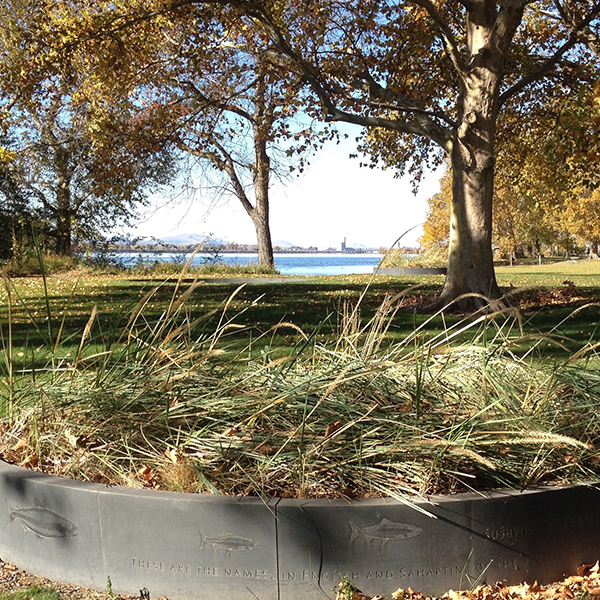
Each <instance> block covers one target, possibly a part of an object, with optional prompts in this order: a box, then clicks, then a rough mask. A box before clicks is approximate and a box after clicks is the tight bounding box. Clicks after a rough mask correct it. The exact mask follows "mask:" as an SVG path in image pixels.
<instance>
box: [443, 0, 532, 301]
mask: <svg viewBox="0 0 600 600" xmlns="http://www.w3.org/2000/svg"><path fill="white" fill-rule="evenodd" d="M510 4H511V1H510V0H508V2H506V5H510ZM512 5H513V7H512V8H513V11H512V13H511V12H510V10H508V9H507V10H506V12H505V14H503V13H502V11H500V12H497V11H496V3H495V2H490V1H488V0H484V1H480V2H475V3H474V4H473V5H471V10H470V11H469V14H468V17H467V48H468V60H467V61H466V62H465V69H464V72H463V74H462V77H461V81H460V90H459V95H458V99H457V123H456V126H455V128H454V131H453V140H452V148H451V156H450V159H451V163H452V173H453V181H452V206H451V215H450V244H449V257H448V274H447V277H446V282H445V285H444V288H443V290H442V292H441V295H440V297H439V298H438V300H437V302H436V304H437V305H438V306H444V305H445V304H448V303H451V302H456V303H457V304H458V306H459V308H473V307H474V308H481V307H483V306H486V305H487V304H488V302H487V299H491V300H494V299H499V298H500V296H501V292H500V289H499V287H498V284H497V282H496V275H495V272H494V259H493V250H492V199H493V193H494V167H495V136H496V119H497V115H498V110H499V96H500V84H501V81H502V75H503V69H504V60H505V53H506V51H507V49H508V47H509V45H510V40H511V39H512V36H513V35H514V31H515V30H516V28H517V26H518V24H519V23H520V21H521V18H522V12H523V5H522V3H520V2H512ZM465 295H467V296H465Z"/></svg>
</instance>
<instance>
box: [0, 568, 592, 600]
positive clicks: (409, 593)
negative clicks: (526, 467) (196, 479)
mask: <svg viewBox="0 0 600 600" xmlns="http://www.w3.org/2000/svg"><path fill="white" fill-rule="evenodd" d="M577 571H578V572H577V574H576V575H573V576H571V577H568V578H567V579H565V580H563V581H561V582H557V583H553V584H550V585H545V586H544V585H539V584H538V583H537V582H535V583H533V584H531V585H530V584H521V585H514V586H505V585H503V584H501V583H497V584H496V585H486V586H481V587H478V588H476V589H475V590H471V591H465V592H454V591H451V590H450V591H448V592H446V593H445V594H444V595H443V599H444V600H600V569H599V567H598V563H596V564H595V565H583V566H582V567H581V568H579V569H578V570H577ZM32 586H37V587H45V588H50V589H53V590H56V591H57V592H58V593H59V594H60V595H61V597H62V599H63V600H83V599H86V600H88V599H89V600H148V598H147V597H146V598H144V597H143V596H142V595H140V596H127V595H121V594H119V595H115V594H113V595H109V594H107V593H105V592H98V591H96V590H92V589H89V588H84V587H78V586H75V585H70V584H66V583H58V582H56V581H52V580H50V579H46V578H45V577H35V576H34V575H30V574H29V573H26V572H25V571H22V570H21V569H17V568H16V567H15V566H14V565H11V564H9V563H6V562H5V561H3V560H2V559H0V592H12V591H16V590H20V589H24V588H29V587H32ZM340 588H341V585H340ZM348 591H349V590H347V589H346V590H343V591H342V589H340V593H338V596H337V598H338V600H383V598H381V597H379V596H375V597H374V598H373V599H371V598H370V597H369V596H364V595H363V594H361V593H360V591H358V590H356V591H353V592H352V591H350V593H348ZM158 600H168V599H167V598H165V597H164V596H163V597H161V598H159V599H158ZM392 600H432V599H430V598H428V597H427V596H425V595H424V594H422V593H420V592H414V591H413V590H411V589H410V588H409V589H407V590H398V591H397V592H394V593H393V594H392Z"/></svg>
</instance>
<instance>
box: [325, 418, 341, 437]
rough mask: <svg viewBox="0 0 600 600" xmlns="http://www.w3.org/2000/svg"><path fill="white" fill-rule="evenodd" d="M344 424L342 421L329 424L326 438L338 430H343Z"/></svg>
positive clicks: (326, 429)
mask: <svg viewBox="0 0 600 600" xmlns="http://www.w3.org/2000/svg"><path fill="white" fill-rule="evenodd" d="M342 425H343V423H342V422H341V421H335V422H333V423H329V425H327V427H326V428H325V437H329V436H330V435H331V434H332V433H335V432H336V431H337V430H338V429H341V428H342Z"/></svg>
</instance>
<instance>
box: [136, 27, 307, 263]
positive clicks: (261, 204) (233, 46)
mask: <svg viewBox="0 0 600 600" xmlns="http://www.w3.org/2000/svg"><path fill="white" fill-rule="evenodd" d="M193 17H194V15H191V18H190V16H188V17H186V18H185V19H178V20H177V19H174V20H173V23H172V27H171V31H170V33H169V35H166V29H167V26H166V24H165V23H164V21H163V23H162V27H163V28H164V29H163V32H164V33H165V37H166V39H167V41H168V46H167V47H166V48H165V47H164V46H163V48H161V53H163V56H169V57H170V59H171V60H163V63H164V66H163V69H162V70H161V72H156V71H155V72H154V74H153V78H152V80H151V81H149V82H148V83H149V84H150V85H152V86H153V87H154V88H158V89H160V93H159V96H160V97H162V98H163V99H164V100H163V103H162V106H163V107H164V109H166V110H167V111H168V113H169V115H170V118H171V122H170V124H169V128H170V132H169V137H170V139H172V140H174V142H175V143H176V144H177V146H178V147H179V148H180V149H181V150H182V151H183V152H184V153H186V154H189V155H191V156H193V157H195V158H197V159H199V160H200V161H201V166H202V165H208V166H209V167H210V168H211V169H212V171H213V172H216V173H218V174H221V175H223V176H224V178H225V182H226V185H225V191H226V192H227V193H230V194H232V195H233V196H234V197H235V198H237V199H238V200H239V202H240V203H241V205H242V206H243V208H244V210H245V211H246V213H247V214H248V216H249V217H250V219H251V220H252V223H253V225H254V229H255V231H256V237H257V242H258V259H259V264H261V265H264V266H267V267H273V266H274V256H273V244H272V239H271V228H270V221H269V203H270V198H269V191H270V185H271V180H272V177H273V175H275V176H279V177H285V176H286V175H289V173H290V170H293V169H295V168H296V166H298V165H297V164H296V166H294V161H297V160H298V157H299V159H300V162H301V161H302V152H303V151H305V150H306V149H307V146H308V145H311V141H310V137H311V135H312V134H311V130H310V128H306V126H305V127H296V128H295V129H294V128H293V125H295V123H294V120H293V118H294V116H295V115H296V113H297V110H298V109H297V99H296V97H295V92H296V93H297V92H298V89H299V86H298V85H293V82H292V81H291V80H290V78H289V77H288V78H287V81H285V83H283V82H284V80H285V74H284V73H282V71H281V68H280V67H279V66H278V65H277V64H276V63H273V62H272V61H271V60H270V59H269V56H268V49H267V48H266V47H265V46H264V42H263V40H262V39H261V36H260V35H258V34H257V32H256V31H255V30H248V29H247V28H245V27H239V25H238V24H237V23H236V22H235V20H234V21H233V22H228V21H227V20H226V19H225V17H224V16H221V19H222V22H221V27H222V30H221V28H219V35H218V36H217V35H214V34H213V40H212V43H210V44H206V43H203V44H202V45H199V44H198V41H197V39H196V32H197V30H198V27H199V24H197V23H196V22H195V20H194V18H193ZM223 21H224V22H223ZM129 34H131V32H129ZM262 37H264V36H262ZM203 41H205V40H203ZM293 136H296V139H297V143H294V142H293V141H292V137H293ZM290 159H291V161H292V162H290ZM203 169H206V167H205V166H204V167H203Z"/></svg>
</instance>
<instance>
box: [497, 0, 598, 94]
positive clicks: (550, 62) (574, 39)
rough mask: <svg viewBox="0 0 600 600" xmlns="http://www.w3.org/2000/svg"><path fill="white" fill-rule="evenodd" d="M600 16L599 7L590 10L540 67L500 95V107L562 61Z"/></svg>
mask: <svg viewBox="0 0 600 600" xmlns="http://www.w3.org/2000/svg"><path fill="white" fill-rule="evenodd" d="M599 15H600V5H598V6H596V7H595V8H594V10H592V11H591V12H590V13H589V14H588V16H587V17H586V18H585V19H583V20H582V21H581V22H580V23H578V24H577V25H576V26H575V27H573V28H572V29H571V34H570V35H569V39H568V40H567V41H566V42H565V43H564V44H563V45H562V46H561V47H560V48H558V50H556V52H555V53H554V54H553V55H552V56H551V57H550V58H548V59H547V60H546V61H544V63H543V64H542V66H541V67H540V68H539V69H537V71H534V72H533V73H530V74H529V75H526V76H525V77H523V78H521V79H520V80H519V81H518V82H517V83H515V85H513V86H512V87H510V88H508V89H507V90H506V91H505V92H503V93H502V94H500V98H499V101H500V105H502V104H504V103H505V102H506V101H507V100H508V99H509V98H511V97H512V96H514V95H515V94H517V93H519V92H520V91H521V90H523V89H524V88H526V87H527V86H528V85H529V84H530V83H533V82H534V81H537V80H538V79H542V78H543V77H545V76H546V74H547V73H548V71H550V70H551V69H553V68H554V67H555V66H556V65H557V64H558V63H559V62H560V60H561V59H562V57H563V56H564V55H565V54H566V53H567V52H568V51H569V50H571V48H573V47H574V46H575V45H576V44H577V43H578V42H580V39H579V36H580V34H581V32H582V31H583V30H585V29H586V28H587V27H588V26H589V25H590V23H591V22H592V21H593V20H594V19H596V18H597V17H598V16H599Z"/></svg>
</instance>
